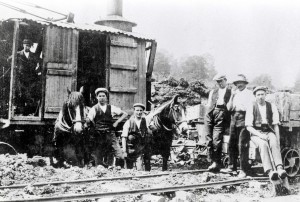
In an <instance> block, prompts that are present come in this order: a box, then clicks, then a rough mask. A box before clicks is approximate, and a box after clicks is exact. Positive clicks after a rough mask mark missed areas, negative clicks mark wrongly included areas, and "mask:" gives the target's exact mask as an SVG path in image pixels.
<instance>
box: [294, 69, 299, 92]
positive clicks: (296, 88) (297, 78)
mask: <svg viewBox="0 0 300 202" xmlns="http://www.w3.org/2000/svg"><path fill="white" fill-rule="evenodd" d="M293 90H294V92H298V93H299V92H300V72H299V73H298V74H297V77H296V81H295V85H294V89H293Z"/></svg>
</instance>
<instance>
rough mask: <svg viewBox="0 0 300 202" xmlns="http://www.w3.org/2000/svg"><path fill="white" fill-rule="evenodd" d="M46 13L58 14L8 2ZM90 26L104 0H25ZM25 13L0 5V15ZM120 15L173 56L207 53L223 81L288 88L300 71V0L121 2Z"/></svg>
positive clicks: (102, 14)
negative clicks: (263, 80)
mask: <svg viewBox="0 0 300 202" xmlns="http://www.w3.org/2000/svg"><path fill="white" fill-rule="evenodd" d="M0 1H5V2H11V3H12V4H13V5H17V6H19V7H21V8H22V9H25V10H27V11H32V12H34V13H36V14H40V15H42V16H46V17H53V18H58V16H56V15H54V14H52V13H49V12H46V11H42V12H40V11H37V9H32V8H30V7H28V6H25V5H21V4H18V3H13V2H12V0H10V1H8V0H0ZM22 2H30V3H33V4H37V5H39V6H42V7H46V8H48V9H52V10H55V11H58V12H61V13H65V14H67V13H69V12H72V13H74V14H75V22H78V23H88V24H93V23H94V22H95V21H97V20H99V19H100V18H104V17H105V15H106V0H60V1H58V0H25V1H22ZM22 16H23V17H31V16H28V15H25V14H22V13H19V12H17V11H13V10H10V9H8V8H4V7H2V6H0V19H6V18H10V17H22ZM123 17H125V18H127V19H128V20H130V21H133V22H135V23H137V27H135V28H134V30H133V31H134V32H139V33H143V34H145V35H147V36H151V37H152V38H154V39H156V41H157V43H158V50H166V51H168V52H169V53H170V54H171V55H173V56H174V58H176V59H180V58H181V57H183V56H192V55H202V54H210V55H212V56H213V57H214V60H215V67H216V70H217V71H218V72H219V73H225V74H227V76H228V78H229V81H230V80H231V79H232V78H234V75H236V74H239V73H243V74H245V75H246V76H247V77H248V79H249V80H252V79H253V78H255V77H256V76H259V75H260V74H269V75H270V76H271V77H272V80H273V84H274V85H275V86H276V87H277V88H284V87H292V86H293V85H294V82H295V79H296V76H297V74H300V1H297V0H251V1H250V0H123Z"/></svg>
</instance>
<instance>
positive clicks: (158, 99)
mask: <svg viewBox="0 0 300 202" xmlns="http://www.w3.org/2000/svg"><path fill="white" fill-rule="evenodd" d="M209 91H210V89H208V87H207V86H206V85H205V83H204V82H202V81H194V82H191V83H188V81H186V80H184V79H183V78H181V79H180V80H179V81H178V80H176V79H175V78H173V77H170V78H169V79H167V80H164V81H162V82H156V83H155V82H153V83H152V90H151V98H152V102H153V103H154V104H161V103H163V102H166V101H168V100H170V99H171V98H172V97H173V96H174V95H176V94H179V95H180V96H181V97H183V98H184V99H186V105H189V106H192V105H197V104H201V103H202V102H203V100H207V97H208V93H209Z"/></svg>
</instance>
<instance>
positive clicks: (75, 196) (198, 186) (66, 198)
mask: <svg viewBox="0 0 300 202" xmlns="http://www.w3.org/2000/svg"><path fill="white" fill-rule="evenodd" d="M205 171H206V170H205V169H202V170H187V171H179V172H164V173H157V174H149V175H136V176H123V177H110V178H99V179H83V180H72V181H54V182H40V183H35V184H31V186H46V185H55V186H58V185H63V184H83V183H87V184H88V183H95V182H100V181H108V182H112V181H118V180H136V179H143V178H155V177H161V176H168V175H179V174H197V173H203V172H205ZM297 177H300V175H297ZM253 180H256V181H268V180H269V179H268V177H253V178H245V179H230V180H222V181H218V182H205V183H197V184H188V185H177V186H164V187H155V188H146V189H145V188H143V189H131V190H122V191H109V192H106V191H105V192H98V193H86V194H72V195H70V194H68V195H67V194H65V195H58V196H51V197H36V198H30V199H16V200H0V201H73V200H84V199H98V198H105V197H115V196H122V195H142V194H153V193H166V192H175V191H179V190H186V191H187V190H195V189H202V188H209V187H220V186H230V185H239V184H244V183H248V182H250V181H253ZM28 185H29V184H19V185H12V186H0V189H22V188H25V187H26V186H28Z"/></svg>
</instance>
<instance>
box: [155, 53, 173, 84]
mask: <svg viewBox="0 0 300 202" xmlns="http://www.w3.org/2000/svg"><path fill="white" fill-rule="evenodd" d="M172 61H174V59H173V57H172V55H170V54H169V53H168V52H167V51H166V50H160V51H157V53H156V55H155V62H154V67H153V74H154V75H155V76H156V77H157V78H158V80H159V78H160V79H161V78H164V77H168V76H169V75H170V71H171V66H172Z"/></svg>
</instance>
